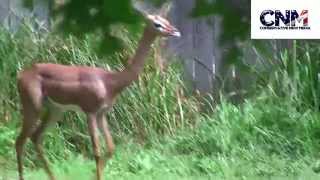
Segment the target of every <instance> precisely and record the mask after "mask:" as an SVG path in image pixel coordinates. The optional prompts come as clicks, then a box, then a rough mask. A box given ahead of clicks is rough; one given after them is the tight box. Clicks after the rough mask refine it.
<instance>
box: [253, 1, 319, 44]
mask: <svg viewBox="0 0 320 180" xmlns="http://www.w3.org/2000/svg"><path fill="white" fill-rule="evenodd" d="M266 10H272V11H275V10H280V11H281V13H282V14H283V15H284V16H285V12H286V10H290V11H292V10H296V11H297V12H298V14H299V15H300V13H301V12H302V11H303V10H308V28H309V29H308V28H303V27H304V26H303V20H301V23H298V22H296V26H286V25H285V24H284V23H283V22H282V21H281V20H280V26H279V27H278V26H275V25H273V26H270V27H271V28H269V29H267V28H266V26H264V25H263V24H262V23H261V21H260V16H261V13H262V12H263V11H266ZM265 20H266V21H267V22H272V21H275V15H274V14H273V15H271V14H267V15H266V16H265ZM251 38H252V39H320V0H251Z"/></svg>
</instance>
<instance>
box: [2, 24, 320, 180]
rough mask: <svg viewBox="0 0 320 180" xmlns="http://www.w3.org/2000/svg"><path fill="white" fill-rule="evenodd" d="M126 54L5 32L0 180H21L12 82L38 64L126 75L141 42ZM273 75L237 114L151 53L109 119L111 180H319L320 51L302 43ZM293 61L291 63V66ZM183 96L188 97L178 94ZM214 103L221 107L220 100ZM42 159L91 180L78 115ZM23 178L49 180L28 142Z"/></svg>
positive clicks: (58, 130) (67, 174) (63, 174)
mask: <svg viewBox="0 0 320 180" xmlns="http://www.w3.org/2000/svg"><path fill="white" fill-rule="evenodd" d="M121 33H122V34H121V35H122V38H124V39H125V41H126V42H127V43H126V45H127V51H126V52H123V53H119V54H115V55H113V56H107V57H99V56H97V55H96V54H95V51H94V50H95V48H96V46H95V43H94V40H95V39H96V38H99V37H96V36H94V35H88V36H86V37H84V39H82V40H80V39H77V38H75V37H72V36H68V37H63V38H62V37H61V36H59V35H57V34H53V33H51V34H45V35H39V34H37V33H34V32H32V29H30V28H25V29H23V30H21V32H18V33H17V34H15V35H11V34H9V33H8V32H6V31H5V30H1V31H0V77H1V80H2V81H3V82H5V83H2V84H1V87H0V102H1V106H0V115H1V118H0V180H1V179H16V177H17V171H16V160H15V151H14V140H15V138H16V136H17V133H18V131H19V128H20V123H21V122H20V121H21V120H20V118H21V115H20V113H19V110H20V105H19V98H18V95H17V91H16V75H17V72H18V71H19V70H21V69H22V68H23V67H27V66H30V65H31V64H32V63H34V62H54V63H62V64H81V65H90V66H99V67H104V68H106V69H109V68H112V69H119V68H122V67H123V66H124V64H125V62H126V60H125V59H126V58H125V57H128V56H129V55H130V54H132V52H133V51H134V48H135V46H136V39H135V38H132V39H130V38H128V37H130V36H129V35H128V34H127V33H126V32H121ZM296 52H297V54H295V55H294V58H291V56H292V55H290V54H289V53H284V54H283V56H282V59H281V60H280V61H279V60H278V61H279V62H276V60H273V61H275V62H276V63H275V64H277V66H275V67H274V69H273V70H272V71H271V72H259V73H258V74H255V75H256V76H257V77H260V78H259V79H258V81H257V84H255V85H254V86H253V87H255V89H253V91H252V92H253V93H252V95H251V96H250V97H247V98H246V99H245V100H244V102H243V103H241V104H237V105H234V104H232V103H230V101H229V100H228V99H226V98H224V97H223V96H222V97H221V99H219V102H220V103H219V104H218V105H215V106H214V105H213V104H214V102H213V99H211V98H205V99H201V98H197V97H194V96H192V95H191V94H190V93H188V91H187V90H186V89H185V85H184V83H183V81H182V71H181V67H180V65H179V64H172V65H170V66H169V67H168V69H167V71H166V73H165V74H161V73H160V72H159V71H158V70H157V68H155V67H154V62H153V52H151V54H150V58H149V59H148V61H147V65H146V67H145V71H144V73H143V74H142V75H141V77H140V79H139V81H138V82H137V83H135V84H134V85H133V86H131V87H130V88H128V89H127V90H126V91H124V92H123V93H122V94H121V96H120V97H119V99H118V102H117V104H116V105H115V107H114V108H113V110H112V111H111V112H110V113H108V114H107V117H108V122H109V124H110V127H111V130H112V134H113V136H114V138H115V142H116V145H117V146H116V154H115V156H114V157H113V158H112V159H111V160H110V161H109V162H108V164H107V167H106V169H105V173H104V174H105V178H106V179H228V180H229V179H272V180H273V179H290V180H291V179H297V180H298V179H299V180H300V179H301V180H304V179H311V180H312V179H319V178H320V175H319V174H317V172H319V170H320V161H319V150H320V112H319V98H320V85H319V82H320V81H319V78H318V74H319V69H320V63H319V57H320V48H319V46H317V44H311V43H304V44H302V43H301V44H300V43H298V48H297V51H296ZM292 59H293V60H292ZM182 92H184V94H182ZM215 101H216V100H215ZM44 147H45V152H46V155H47V157H48V159H49V160H50V162H51V166H52V168H53V170H54V173H55V174H56V175H57V177H58V179H92V177H94V171H95V163H94V161H93V158H92V148H91V143H90V138H89V136H88V132H87V126H86V121H85V119H84V115H83V114H81V113H74V112H70V113H67V114H66V115H65V116H64V119H63V121H60V122H59V123H58V124H57V125H56V126H55V128H53V129H52V130H51V131H50V132H48V133H47V134H46V137H45V142H44ZM24 164H25V167H26V173H25V175H26V179H45V178H46V175H45V173H44V171H43V170H42V169H41V168H39V167H41V165H40V163H39V162H38V160H37V158H36V154H35V152H34V150H33V146H32V144H31V143H28V144H27V148H26V158H25V161H24Z"/></svg>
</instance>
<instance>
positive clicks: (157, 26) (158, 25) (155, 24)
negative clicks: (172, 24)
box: [153, 23, 161, 28]
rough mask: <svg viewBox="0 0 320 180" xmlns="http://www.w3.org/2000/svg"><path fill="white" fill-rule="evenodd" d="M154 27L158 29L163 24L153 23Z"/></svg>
mask: <svg viewBox="0 0 320 180" xmlns="http://www.w3.org/2000/svg"><path fill="white" fill-rule="evenodd" d="M153 25H154V27H156V28H159V27H161V24H159V23H153Z"/></svg>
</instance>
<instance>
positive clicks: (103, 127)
mask: <svg viewBox="0 0 320 180" xmlns="http://www.w3.org/2000/svg"><path fill="white" fill-rule="evenodd" d="M98 125H99V129H100V131H101V133H102V134H103V137H104V140H105V143H106V145H107V148H108V158H111V157H112V155H113V152H114V149H115V145H114V143H113V140H112V136H111V133H110V130H109V127H108V122H107V119H106V116H105V114H104V113H99V115H98Z"/></svg>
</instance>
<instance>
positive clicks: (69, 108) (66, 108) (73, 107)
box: [48, 98, 81, 111]
mask: <svg viewBox="0 0 320 180" xmlns="http://www.w3.org/2000/svg"><path fill="white" fill-rule="evenodd" d="M48 100H49V102H50V103H51V104H53V105H54V106H56V107H57V108H59V109H61V110H62V111H81V108H80V107H79V106H77V105H74V104H60V103H57V102H55V101H54V100H52V99H50V98H48Z"/></svg>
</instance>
